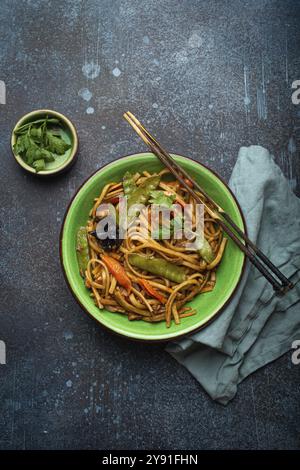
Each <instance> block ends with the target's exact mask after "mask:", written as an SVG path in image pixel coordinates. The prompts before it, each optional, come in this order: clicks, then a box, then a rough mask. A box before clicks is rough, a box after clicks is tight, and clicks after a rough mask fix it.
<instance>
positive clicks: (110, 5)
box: [0, 0, 300, 449]
mask: <svg viewBox="0 0 300 470" xmlns="http://www.w3.org/2000/svg"><path fill="white" fill-rule="evenodd" d="M299 24H300V2H299V1H292V0H289V1H287V0H285V1H284V0H282V1H278V0H277V1H268V0H260V1H258V0H257V1H255V2H254V1H250V0H249V1H240V0H235V1H234V0H231V1H226V2H224V1H197V0H181V1H179V0H177V1H175V0H148V1H143V0H120V1H118V0H114V1H112V0H102V1H96V0H92V1H82V2H81V1H78V0H69V1H59V0H54V1H38V0H35V1H29V0H28V1H22V0H19V1H17V0H13V1H12V0H0V80H4V81H5V83H6V87H7V104H6V105H5V106H4V105H0V150H1V172H0V174H1V179H2V184H1V188H0V191H1V207H0V211H1V220H2V224H1V239H2V244H1V248H2V254H1V274H0V275H1V316H0V339H2V340H4V341H5V342H6V345H7V365H6V366H3V365H2V366H0V409H1V411H0V447H1V448H3V449H14V448H17V449H25V448H29V449H33V448H34V449H42V448H51V449H52V448H53V449H54V448H59V449H75V448H84V449H86V448H101V449H102V448H123V449H124V448H130V449H131V448H133V449H134V448H152V449H159V448H163V449H164V448H174V449H175V448H177V449H182V448H186V449H188V448H190V449H192V448H194V449H211V448H218V449H221V448H222V449H226V448H247V449H250V448H270V449H273V448H284V449H292V448H299V447H300V438H299V431H300V428H299V426H300V419H299V417H300V401H299V372H300V366H298V367H297V366H294V365H292V363H291V357H290V356H291V355H290V353H288V354H286V355H285V356H284V357H282V358H281V359H280V360H278V361H277V362H276V363H273V364H271V365H269V366H267V367H265V368H264V369H263V370H260V371H258V372H257V373H256V374H254V375H253V376H251V377H250V378H248V380H246V381H245V382H244V383H243V384H242V385H241V386H240V387H239V392H238V395H237V397H236V399H235V400H234V401H233V402H232V403H231V404H229V405H228V406H227V407H226V408H225V407H222V406H220V405H217V404H215V403H213V402H212V401H211V400H210V399H209V398H208V397H207V395H206V394H205V393H204V391H203V390H202V389H201V388H200V386H199V385H198V384H197V382H196V381H195V380H194V379H193V378H192V377H191V376H190V375H189V373H188V372H186V371H185V370H184V369H183V368H182V367H180V366H179V365H178V364H177V363H176V362H175V361H174V360H173V359H172V358H171V357H169V355H168V354H166V353H165V352H164V348H163V346H162V345H155V346H151V345H143V344H135V343H132V342H129V341H127V340H125V339H122V338H119V337H116V336H113V335H112V334H110V333H108V332H107V331H103V330H102V329H101V327H100V326H98V325H97V324H96V323H95V322H94V321H93V320H91V319H90V318H88V317H87V315H85V314H84V313H83V311H82V310H81V309H80V307H79V306H78V305H77V304H76V302H75V301H74V299H73V297H72V296H71V294H70V292H69V291H68V289H67V287H66V285H65V283H64V279H63V275H62V272H61V269H60V263H59V256H58V236H59V230H60V226H61V222H62V218H63V215H64V211H65V209H66V207H67V204H68V201H69V199H70V197H71V196H72V195H73V193H74V191H75V189H76V188H77V187H78V186H79V185H80V184H81V183H82V181H83V180H84V179H85V178H86V177H88V176H89V174H90V173H91V172H92V171H94V170H95V169H97V168H99V167H101V165H103V164H104V163H106V162H109V161H113V160H114V159H115V158H117V157H120V156H122V155H126V154H130V153H133V152H137V151H142V150H144V149H145V148H144V146H143V144H142V142H141V141H139V140H138V138H137V137H136V136H135V135H134V133H133V132H132V131H131V129H130V128H129V126H128V125H127V124H126V123H125V121H123V119H122V113H123V112H124V111H125V110H127V109H130V110H131V111H133V112H134V113H136V114H137V116H139V117H140V118H141V119H142V120H143V121H144V122H145V123H147V124H148V126H149V128H150V129H151V130H152V131H153V132H154V133H155V134H156V135H157V136H158V138H159V139H160V140H161V141H162V142H163V143H164V144H165V146H166V147H167V148H168V149H169V150H171V151H173V152H177V153H183V154H185V155H189V156H191V157H193V158H195V159H198V160H201V161H203V162H205V163H206V164H208V165H210V166H211V167H212V168H214V169H216V170H217V171H219V172H220V174H222V175H223V176H224V177H225V178H228V177H229V175H230V172H231V169H232V167H233V165H234V162H235V160H236V156H237V152H238V149H239V147H240V146H241V145H248V144H262V145H265V146H266V147H268V148H269V149H270V150H271V151H272V152H274V154H275V155H276V159H277V161H278V163H279V164H280V165H281V167H282V168H283V170H284V172H285V173H286V175H287V176H288V178H289V180H290V182H291V185H292V187H293V188H294V189H295V190H297V189H299V186H298V187H297V181H298V177H299V138H300V105H299V106H295V105H292V103H291V84H292V82H293V80H296V79H300V57H299V50H300V47H299V46H300V27H299ZM40 107H49V108H53V109H57V110H58V111H61V112H63V113H66V114H67V115H68V116H69V117H71V118H72V120H73V121H74V123H75V124H76V126H77V129H78V133H79V138H80V155H79V159H78V162H77V164H76V166H75V167H74V168H73V169H72V170H71V171H70V172H69V173H68V174H66V175H64V176H60V177H57V178H55V179H52V180H51V181H50V180H49V181H44V180H39V179H37V178H35V177H30V176H28V175H26V174H24V173H23V172H22V171H21V169H20V168H19V167H18V166H17V165H16V163H15V162H14V160H13V158H12V156H11V154H10V148H9V137H10V132H11V129H12V126H13V125H14V123H15V122H16V120H17V118H18V117H19V116H20V115H22V114H24V113H25V112H28V111H30V110H32V109H35V108H40Z"/></svg>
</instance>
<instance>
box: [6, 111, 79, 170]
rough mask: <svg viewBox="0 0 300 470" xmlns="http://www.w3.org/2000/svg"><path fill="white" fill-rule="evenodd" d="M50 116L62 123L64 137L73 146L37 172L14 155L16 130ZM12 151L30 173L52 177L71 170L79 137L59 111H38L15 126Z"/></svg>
mask: <svg viewBox="0 0 300 470" xmlns="http://www.w3.org/2000/svg"><path fill="white" fill-rule="evenodd" d="M46 116H48V117H49V118H53V117H54V118H57V119H59V120H60V122H61V128H62V135H63V137H64V139H65V140H66V142H68V144H71V148H70V149H69V150H67V151H66V153H64V155H59V156H57V157H56V158H55V160H54V161H53V162H49V163H46V169H45V170H41V171H39V172H36V171H35V169H34V168H32V167H31V166H30V165H27V163H25V162H24V160H23V158H22V157H21V156H20V155H15V153H14V144H15V143H16V140H17V139H16V135H15V132H14V131H15V130H16V129H17V128H18V127H20V126H22V125H23V124H26V123H27V122H30V121H36V120H37V119H42V118H45V117H46ZM11 150H12V153H13V155H14V157H15V159H16V161H17V162H18V164H19V165H20V166H21V167H22V168H23V169H24V170H26V171H28V172H29V173H32V174H34V175H37V176H52V175H57V174H59V173H63V172H64V171H66V170H67V169H69V168H70V167H71V166H72V165H73V163H74V162H75V157H76V155H77V150H78V136H77V132H76V129H75V127H74V125H73V124H72V122H71V121H70V120H69V119H68V118H67V117H66V116H64V115H63V114H61V113H58V112H57V111H52V110H51V109H37V110H36V111H31V112H30V113H28V114H25V116H23V117H21V119H19V121H18V122H17V124H16V125H15V127H14V129H13V131H12V135H11Z"/></svg>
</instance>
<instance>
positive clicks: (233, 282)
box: [60, 153, 245, 341]
mask: <svg viewBox="0 0 300 470" xmlns="http://www.w3.org/2000/svg"><path fill="white" fill-rule="evenodd" d="M173 156H174V157H175V158H176V160H177V161H178V163H180V164H181V165H182V166H183V167H184V168H185V170H187V171H188V172H189V174H190V175H191V176H192V177H193V178H195V179H196V180H197V181H198V182H199V183H200V184H201V185H202V186H203V188H204V189H205V190H206V191H207V193H208V194H209V195H210V196H211V197H212V198H213V199H215V201H216V202H217V203H219V204H220V205H221V206H222V207H223V208H224V209H225V210H226V211H227V212H228V213H229V214H230V216H231V217H232V218H233V220H234V221H235V223H236V224H237V225H238V226H239V227H240V228H241V229H243V230H245V223H244V219H243V215H242V213H241V210H240V208H239V206H238V203H237V201H236V199H235V197H234V196H233V194H232V192H231V191H230V189H229V188H228V186H227V185H226V184H225V183H224V182H223V181H222V180H221V179H220V178H219V176H217V175H216V174H215V173H214V172H212V171H211V170H209V169H208V168H206V167H205V166H203V165H201V164H200V163H198V162H195V161H194V160H191V159H188V158H185V157H181V156H178V155H173ZM161 168H162V164H161V163H160V162H159V161H158V159H157V158H156V157H155V156H154V155H153V154H151V153H142V154H137V155H132V156H128V157H124V158H120V159H119V160H116V161H114V162H112V163H110V164H108V165H106V166H105V167H103V168H101V169H100V170H98V171H97V172H96V173H94V174H93V175H92V176H91V177H90V178H89V179H88V180H87V181H86V182H85V183H84V184H83V185H82V186H81V188H79V190H78V191H77V193H76V194H75V196H74V197H73V199H72V201H71V203H70V205H69V207H68V209H67V212H66V215H65V219H64V222H63V226H62V230H61V247H60V249H61V262H62V267H63V270H64V273H65V277H66V280H67V283H68V285H69V287H70V289H71V291H72V293H73V295H74V296H75V298H76V299H77V300H78V302H79V303H80V305H81V306H82V307H83V309H84V310H85V311H86V312H88V313H89V314H90V315H91V316H92V317H93V318H94V319H95V320H97V321H98V322H99V323H101V325H103V326H105V327H107V328H108V329H110V330H112V331H114V332H115V333H118V334H120V335H123V336H126V337H127V338H132V339H137V340H143V341H169V340H172V339H175V338H178V337H180V336H183V335H186V334H189V333H193V332H195V331H196V330H199V329H200V328H203V327H204V326H205V325H207V324H208V323H209V322H211V321H212V320H213V319H215V318H216V316H217V315H218V314H219V313H220V312H221V310H222V309H223V308H224V306H225V305H226V304H227V303H228V302H229V301H230V299H231V298H232V296H233V294H234V292H235V290H236V287H237V285H238V283H239V281H240V279H241V276H242V273H243V267H244V261H245V260H244V254H243V253H242V252H241V251H240V250H239V249H238V248H237V247H236V246H235V244H234V243H233V242H232V241H231V240H229V241H228V243H227V246H226V249H225V254H224V256H223V259H222V262H221V264H220V266H219V267H218V270H217V282H216V286H215V288H214V290H213V291H212V292H207V293H205V294H201V295H199V296H197V297H196V298H195V299H193V300H192V302H190V303H189V305H191V306H192V307H194V308H195V309H196V310H197V313H196V314H195V315H193V316H191V317H187V318H183V319H182V320H181V324H180V325H175V324H174V323H173V324H172V325H171V327H170V328H166V325H165V323H164V322H161V323H155V324H152V323H146V322H143V321H128V319H127V317H126V316H125V315H122V314H116V313H111V312H108V311H106V310H99V309H98V308H97V307H96V306H95V304H94V303H93V300H92V299H91V297H90V295H89V291H88V290H87V289H86V287H85V286H84V282H83V279H82V278H81V276H80V274H79V269H78V264H77V258H76V250H75V243H76V242H75V240H76V233H77V230H78V228H79V227H80V226H81V225H85V224H86V221H87V219H88V213H89V211H90V209H91V207H92V205H93V200H94V198H95V197H97V196H98V195H99V193H100V192H101V189H102V188H103V186H104V185H105V184H107V183H108V182H111V181H119V180H121V179H122V177H123V175H124V173H125V172H126V171H127V170H129V171H132V172H137V171H139V172H141V171H143V170H147V171H149V172H153V171H157V170H159V169H161Z"/></svg>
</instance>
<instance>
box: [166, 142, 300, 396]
mask: <svg viewBox="0 0 300 470" xmlns="http://www.w3.org/2000/svg"><path fill="white" fill-rule="evenodd" d="M229 186H230V188H231V189H232V191H233V192H234V194H235V195H236V197H237V200H238V201H239V203H240V206H241V208H242V211H243V213H244V216H245V219H246V224H247V229H248V234H249V238H250V239H251V240H252V241H254V242H255V243H256V244H257V245H258V246H259V247H260V248H261V249H262V251H263V252H264V253H265V254H266V255H267V256H268V257H269V258H270V259H271V261H272V262H273V263H274V264H275V265H276V266H278V267H279V268H280V270H281V271H282V272H283V273H284V274H285V275H286V276H287V277H289V278H291V279H292V280H293V281H294V282H295V284H296V285H295V287H294V289H293V290H291V291H290V292H289V293H287V294H286V295H285V296H283V297H278V296H276V295H275V294H274V291H273V288H272V286H271V285H270V284H269V283H268V282H267V281H266V280H265V278H264V277H263V276H261V275H260V273H259V271H257V270H256V269H255V268H254V267H253V266H252V265H250V263H249V262H248V261H247V263H246V269H245V273H244V275H243V278H242V280H241V282H240V285H239V287H238V289H237V291H236V293H235V295H234V297H233V299H232V301H231V302H230V304H229V305H228V306H227V307H226V308H225V310H224V311H223V312H222V314H221V315H220V316H219V317H218V318H217V319H216V320H215V321H214V322H213V323H211V324H210V325H209V326H207V327H206V328H205V329H204V330H202V331H200V332H199V333H196V334H194V335H193V336H187V337H185V338H184V339H183V340H180V341H178V342H176V343H170V344H169V345H168V346H167V351H168V352H169V353H170V354H171V355H172V356H173V357H174V358H175V359H177V361H178V362H180V363H181V364H183V365H184V366H185V367H186V368H187V369H188V370H189V371H190V372H191V374H193V376H194V377H195V378H196V379H197V380H198V381H199V383H200V384H201V385H202V386H203V387H204V389H205V390H206V391H207V392H208V394H209V395H210V396H211V397H212V398H213V399H214V400H216V401H218V402H220V403H222V404H227V403H228V402H229V401H230V400H232V398H233V397H234V396H235V394H236V392H237V385H238V384H239V383H240V382H241V381H242V380H243V379H244V378H245V377H247V376H248V375H249V374H251V373H252V372H254V371H255V370H256V369H258V368H260V367H262V366H264V365H265V364H267V363H269V362H271V361H273V360H274V359H276V358H278V357H279V356H281V355H282V354H284V353H285V352H286V351H288V350H289V349H291V347H292V343H293V341H294V340H296V339H300V283H299V282H298V281H299V278H300V200H299V199H298V198H297V197H296V196H295V194H294V193H293V192H292V190H291V188H290V186H289V183H288V181H287V179H286V178H285V177H284V175H283V174H282V172H281V170H280V168H279V167H278V166H277V165H276V163H275V162H274V158H273V157H272V156H271V155H270V153H269V152H268V151H267V150H266V149H264V148H263V147H260V146H256V145H252V146H250V147H242V148H241V149H240V151H239V155H238V159H237V162H236V165H235V167H234V169H233V173H232V176H231V178H230V182H229Z"/></svg>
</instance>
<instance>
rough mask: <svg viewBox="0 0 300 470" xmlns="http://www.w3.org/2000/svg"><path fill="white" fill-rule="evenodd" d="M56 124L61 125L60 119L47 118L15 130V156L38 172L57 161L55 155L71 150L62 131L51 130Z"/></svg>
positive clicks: (58, 129)
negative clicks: (18, 156)
mask: <svg viewBox="0 0 300 470" xmlns="http://www.w3.org/2000/svg"><path fill="white" fill-rule="evenodd" d="M56 124H60V121H59V120H58V119H56V118H51V119H48V116H47V117H46V118H45V119H38V120H37V121H33V122H28V123H26V124H24V125H23V126H21V127H19V128H18V129H16V130H15V134H16V137H17V138H16V143H15V145H14V152H15V154H16V155H20V156H21V157H22V158H23V160H24V162H25V163H27V164H28V165H30V166H32V167H33V168H35V169H36V171H40V170H43V169H44V168H45V164H46V163H49V162H53V161H54V160H55V155H63V154H64V153H65V152H66V151H67V150H68V149H69V148H71V145H70V144H68V143H67V142H66V141H65V140H64V139H63V137H62V136H61V134H60V132H61V129H60V128H57V127H56V128H51V126H53V125H56ZM49 125H50V129H49V127H48V126H49Z"/></svg>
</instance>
